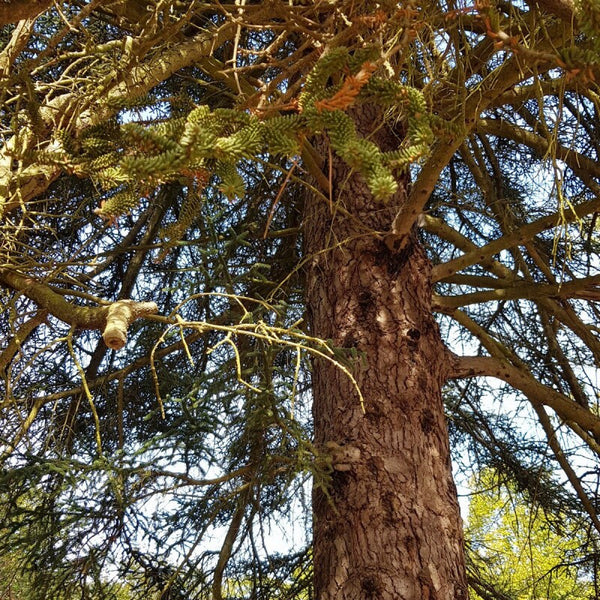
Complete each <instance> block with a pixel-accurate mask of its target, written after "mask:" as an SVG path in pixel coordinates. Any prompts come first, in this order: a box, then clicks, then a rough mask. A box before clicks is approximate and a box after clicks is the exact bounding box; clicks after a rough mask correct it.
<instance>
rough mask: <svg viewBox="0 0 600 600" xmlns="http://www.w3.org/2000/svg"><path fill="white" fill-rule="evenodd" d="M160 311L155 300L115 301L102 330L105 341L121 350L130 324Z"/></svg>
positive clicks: (110, 346)
mask: <svg viewBox="0 0 600 600" xmlns="http://www.w3.org/2000/svg"><path fill="white" fill-rule="evenodd" d="M156 312H158V306H157V305H156V303H155V302H135V301H134V300H118V301H117V302H113V303H112V304H111V305H110V306H109V307H108V311H107V313H106V326H105V327H104V331H103V332H102V338H103V339H104V343H105V344H106V345H107V346H108V347H109V348H111V349H112V350H120V349H121V348H123V346H125V342H126V341H127V328H128V327H129V325H130V324H131V323H132V322H133V321H135V320H136V319H139V318H140V317H145V316H147V315H153V314H155V313H156Z"/></svg>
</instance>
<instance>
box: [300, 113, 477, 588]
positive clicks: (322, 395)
mask: <svg viewBox="0 0 600 600" xmlns="http://www.w3.org/2000/svg"><path fill="white" fill-rule="evenodd" d="M355 118H356V120H357V125H358V128H359V129H360V130H362V131H363V132H364V131H371V130H373V129H374V128H375V125H377V126H379V129H378V130H377V131H376V133H375V135H374V136H373V138H374V139H375V141H376V142H377V143H378V144H379V145H380V147H382V149H384V150H388V149H390V148H392V147H395V146H396V145H397V143H398V138H397V136H396V135H394V133H393V132H392V131H391V130H389V129H387V128H385V127H381V118H380V116H379V115H378V114H377V113H376V112H375V111H374V109H372V108H371V107H361V108H360V109H359V110H357V111H356V113H355ZM324 143H325V142H324ZM327 155H328V152H327V150H326V149H324V151H323V156H327ZM325 172H327V169H325ZM331 173H332V192H333V200H334V202H333V204H332V205H331V206H330V205H329V204H328V203H327V202H326V201H324V200H323V199H322V198H321V199H319V198H317V197H311V198H308V199H307V204H306V214H305V244H306V250H307V252H308V254H309V255H310V256H311V258H310V261H309V266H308V272H307V293H308V298H307V300H308V316H309V320H310V324H311V327H312V332H313V334H315V335H317V336H319V337H322V338H329V339H332V340H333V342H334V343H335V344H336V345H338V346H342V347H354V348H356V349H357V350H358V351H359V353H363V354H364V360H360V361H358V362H357V364H356V367H355V370H354V374H355V377H356V379H357V381H358V383H359V385H360V388H361V390H362V393H363V395H364V398H365V411H366V412H365V413H363V411H362V409H361V406H360V402H359V400H358V397H357V394H356V391H355V390H354V389H353V386H352V383H351V382H350V381H349V379H348V378H347V377H346V376H345V375H344V373H343V372H342V371H341V370H339V369H336V368H335V367H332V366H331V365H330V364H328V363H326V362H324V361H315V363H314V371H313V385H314V410H313V412H314V423H315V442H316V443H317V445H319V446H320V447H321V448H323V449H324V450H327V451H329V452H331V454H332V461H333V464H334V471H333V480H332V486H331V490H330V495H331V502H330V501H329V499H328V498H327V497H326V495H325V494H323V492H322V491H320V490H318V489H316V490H315V492H314V496H313V510H314V569H315V596H316V598H317V599H318V600H359V599H365V600H366V599H373V600H375V599H377V600H388V599H390V600H391V599H394V600H433V599H435V600H460V599H465V598H467V591H466V589H467V587H466V577H465V570H464V559H463V537H462V524H461V520H460V515H459V508H458V502H457V497H456V489H455V486H454V483H453V481H452V476H451V469H450V454H449V445H448V435H447V428H446V422H445V417H444V412H443V405H442V399H441V385H442V381H443V374H444V360H445V358H444V357H445V351H444V347H443V345H442V342H441V339H440V336H439V331H438V328H437V325H436V323H435V321H434V319H433V317H432V314H431V290H430V278H429V274H430V265H429V262H428V260H427V258H426V256H425V254H424V252H423V250H422V248H421V247H420V245H419V244H418V242H417V240H416V238H413V239H411V241H410V242H409V243H408V244H407V245H406V246H405V247H404V248H403V249H402V250H401V251H400V252H394V251H391V250H389V249H388V247H387V246H386V244H385V243H384V241H383V239H382V238H383V236H378V235H376V234H374V233H373V231H379V232H385V231H387V230H389V227H390V224H391V222H392V219H393V218H394V215H395V214H396V213H397V212H398V208H399V204H400V202H401V201H402V199H403V198H404V197H405V194H404V193H402V194H398V196H397V198H396V199H395V201H394V202H392V203H391V204H389V205H386V206H383V205H381V204H380V203H376V202H374V201H373V200H372V197H371V196H370V194H369V192H368V190H367V188H366V186H365V184H364V182H363V180H362V178H360V177H359V176H356V175H354V174H349V172H348V169H347V168H346V167H345V166H344V165H343V164H342V163H341V162H340V161H338V160H337V159H336V158H335V157H334V159H333V164H332V165H331ZM342 209H343V210H342ZM346 211H347V213H346Z"/></svg>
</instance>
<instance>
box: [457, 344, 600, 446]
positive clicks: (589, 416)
mask: <svg viewBox="0 0 600 600" xmlns="http://www.w3.org/2000/svg"><path fill="white" fill-rule="evenodd" d="M482 376H487V377H495V378H496V379H501V380H502V381H505V382H506V383H508V384H509V385H511V386H512V387H514V388H515V389H517V390H519V391H521V392H523V394H525V396H526V397H527V398H528V399H529V401H530V402H531V403H532V404H533V405H534V406H542V405H544V406H549V407H550V408H551V409H552V410H553V411H554V412H555V413H556V414H557V415H558V416H559V417H560V418H561V419H563V420H565V421H567V422H573V423H577V425H579V426H580V427H582V428H583V429H585V430H586V431H589V432H591V433H592V434H594V435H595V436H600V418H599V417H597V416H596V415H594V414H593V413H592V412H590V411H589V410H586V409H585V408H583V407H582V406H581V405H579V404H577V403H576V402H574V401H573V400H571V399H569V398H567V397H566V396H564V395H563V394H561V393H559V392H557V391H556V390H553V389H552V388H549V387H548V386H546V385H543V384H542V383H540V382H539V381H537V380H536V379H535V377H534V376H533V375H531V373H529V372H527V371H525V369H523V368H520V367H517V366H515V365H513V364H511V363H510V361H509V360H508V359H506V358H500V357H495V356H457V355H453V365H452V370H451V372H450V373H449V375H448V379H463V378H467V377H482Z"/></svg>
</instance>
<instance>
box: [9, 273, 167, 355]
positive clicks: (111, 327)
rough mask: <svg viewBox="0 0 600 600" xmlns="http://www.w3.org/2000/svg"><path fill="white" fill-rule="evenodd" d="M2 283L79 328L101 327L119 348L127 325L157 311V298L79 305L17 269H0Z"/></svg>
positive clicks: (106, 339) (107, 340)
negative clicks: (100, 304)
mask: <svg viewBox="0 0 600 600" xmlns="http://www.w3.org/2000/svg"><path fill="white" fill-rule="evenodd" d="M0 283H3V284H4V285H6V286H8V287H10V288H12V289H14V290H16V291H18V292H21V293H22V294H24V295H25V296H27V297H28V298H29V299H31V300H33V301H34V302H35V303H36V304H37V305H38V306H39V307H40V308H43V309H45V310H47V311H48V312H49V313H50V314H51V315H53V316H55V317H56V318H57V319H60V320H61V321H64V322H65V323H68V324H69V325H71V326H72V327H75V328H78V329H100V330H102V331H103V334H102V337H103V338H104V342H105V343H106V345H107V346H108V347H109V348H112V349H113V350H120V349H121V348H122V347H123V346H124V345H125V342H126V340H127V328H128V327H129V325H130V324H131V323H132V322H133V321H135V319H138V318H140V317H144V316H147V315H151V314H154V313H156V312H157V311H158V306H157V305H156V304H155V303H154V302H135V301H133V300H119V301H117V302H113V303H112V304H109V305H108V306H95V307H89V306H78V305H76V304H71V303H70V302H68V301H67V300H65V299H64V298H63V296H61V295H60V294H57V293H56V292H54V291H52V289H50V287H49V286H47V285H46V284H44V283H41V282H39V281H36V280H35V279H31V278H29V277H25V276H24V275H20V274H19V273H16V272H15V271H9V270H8V269H0Z"/></svg>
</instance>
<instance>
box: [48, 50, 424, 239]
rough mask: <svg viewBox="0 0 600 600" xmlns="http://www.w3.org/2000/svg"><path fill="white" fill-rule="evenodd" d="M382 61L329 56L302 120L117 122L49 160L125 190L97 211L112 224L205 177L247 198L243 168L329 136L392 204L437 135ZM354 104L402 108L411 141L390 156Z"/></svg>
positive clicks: (415, 96)
mask: <svg viewBox="0 0 600 600" xmlns="http://www.w3.org/2000/svg"><path fill="white" fill-rule="evenodd" d="M378 57H379V50H378V49H377V48H375V47H368V48H364V49H360V50H358V51H355V52H354V53H350V52H349V50H348V49H347V48H334V49H332V50H330V51H329V52H327V53H326V54H324V55H323V56H322V57H321V59H320V60H319V61H318V62H317V64H316V65H315V66H314V68H313V69H312V71H311V73H310V74H309V75H308V76H307V78H306V81H305V84H304V87H303V90H302V93H301V94H300V96H299V98H298V105H299V112H298V113H297V114H289V115H283V116H280V115H277V114H275V115H274V116H272V117H268V118H264V119H263V118H259V117H258V116H256V115H253V114H251V113H250V112H248V111H246V110H241V109H237V108H232V109H226V108H219V109H215V110H211V109H210V108H209V107H208V106H198V107H196V108H194V109H193V110H192V111H191V112H190V113H189V114H188V115H187V117H180V118H173V119H167V120H165V121H164V122H161V123H158V124H153V125H143V124H140V123H125V124H118V123H117V122H116V121H115V120H113V121H110V122H108V123H105V124H103V125H101V126H98V127H94V128H92V129H90V130H88V131H87V132H85V133H84V134H83V135H82V136H81V137H80V138H79V139H77V140H70V139H65V140H63V144H62V148H63V150H62V151H61V152H60V153H59V152H57V153H54V154H51V155H50V156H48V157H47V162H53V163H57V162H58V163H62V164H65V166H66V167H67V166H68V168H69V169H71V170H73V171H74V172H77V173H82V174H86V175H90V176H91V177H92V178H93V179H94V180H95V181H96V183H97V184H98V185H99V186H101V187H102V188H104V189H105V190H106V191H110V190H112V189H114V188H118V190H117V192H116V193H114V194H113V195H112V196H111V197H110V199H109V200H107V201H106V202H105V203H104V204H103V206H102V207H101V209H100V210H99V211H98V212H99V214H101V215H102V216H106V217H113V216H118V215H120V214H123V213H124V212H127V211H128V210H131V209H132V208H134V207H135V206H136V203H137V200H136V198H140V197H142V196H144V195H147V193H148V191H149V190H150V189H152V188H154V187H156V186H157V185H159V184H161V183H163V182H168V181H176V180H179V179H181V177H182V176H185V175H186V173H190V172H197V171H200V170H202V171H205V172H207V173H210V174H212V175H215V176H216V179H217V184H216V185H217V188H218V189H219V190H220V191H221V192H222V193H223V194H224V195H225V196H226V197H227V198H229V199H233V198H235V197H240V196H243V195H244V193H245V184H244V179H243V177H242V175H241V174H240V172H239V168H238V167H239V163H240V161H242V160H252V159H255V158H257V157H258V156H260V155H261V154H263V153H266V154H271V155H284V156H293V155H295V154H298V153H299V152H300V150H301V145H302V139H304V137H306V136H311V135H316V134H322V133H326V134H327V135H328V137H329V140H330V142H331V146H332V148H333V150H334V151H335V152H336V153H337V154H338V155H339V156H340V157H341V158H342V159H343V160H344V161H346V162H347V163H348V165H349V166H350V167H352V168H353V169H355V170H356V171H358V172H360V173H361V174H362V175H363V177H364V178H365V180H366V182H367V184H368V186H369V188H370V190H371V192H372V194H373V196H374V197H375V198H376V199H377V200H379V201H381V202H385V201H386V200H387V199H388V198H389V197H390V196H391V195H392V194H394V192H395V191H396V190H397V188H398V184H397V182H396V180H395V177H394V175H393V169H396V168H405V167H406V166H407V165H409V164H410V163H412V162H415V161H418V160H420V159H421V158H423V157H424V156H426V155H427V153H428V151H429V146H430V145H431V143H432V140H433V134H432V132H431V126H430V116H429V114H428V111H427V106H426V103H425V100H424V98H423V95H422V94H421V93H420V92H419V91H417V90H416V89H414V88H411V87H410V86H406V85H404V84H401V83H399V82H397V81H390V80H389V79H384V78H382V77H376V76H375V73H374V71H376V69H377V62H376V61H377V60H378ZM336 94H337V95H336ZM355 101H357V102H374V103H377V104H379V105H380V106H381V107H382V110H384V109H385V108H386V107H388V106H391V105H393V106H395V107H396V108H397V109H399V113H400V118H401V119H402V120H403V123H404V129H405V131H406V138H405V140H404V142H403V143H402V145H401V147H400V148H399V149H398V150H397V151H395V152H392V153H383V152H382V151H381V150H380V149H379V148H378V147H377V146H376V145H375V144H374V143H373V142H371V141H369V140H367V139H364V138H363V137H361V136H360V135H359V134H358V132H357V131H356V128H355V126H354V121H353V120H352V118H351V117H350V116H348V114H347V113H346V108H348V106H350V104H352V103H354V102H355ZM207 181H208V179H207ZM176 237H177V236H176Z"/></svg>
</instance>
